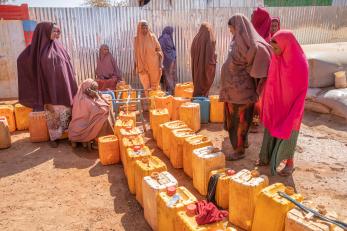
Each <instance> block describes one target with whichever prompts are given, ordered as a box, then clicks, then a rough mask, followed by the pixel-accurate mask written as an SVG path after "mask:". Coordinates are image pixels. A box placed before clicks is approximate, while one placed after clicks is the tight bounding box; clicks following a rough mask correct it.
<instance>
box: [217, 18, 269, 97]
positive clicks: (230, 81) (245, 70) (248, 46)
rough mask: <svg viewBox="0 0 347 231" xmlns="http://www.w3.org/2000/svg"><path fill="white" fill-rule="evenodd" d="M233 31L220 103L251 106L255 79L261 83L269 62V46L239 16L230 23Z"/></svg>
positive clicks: (222, 75) (223, 75)
mask: <svg viewBox="0 0 347 231" xmlns="http://www.w3.org/2000/svg"><path fill="white" fill-rule="evenodd" d="M228 25H229V26H232V27H233V28H234V29H235V31H234V34H233V39H232V41H231V44H230V52H229V54H228V58H227V60H226V61H225V63H224V64H223V66H222V72H221V91H220V100H221V101H223V102H230V103H235V104H247V103H254V102H255V101H256V100H257V98H258V94H257V92H256V88H257V85H256V81H255V80H256V79H264V78H266V77H267V72H268V68H269V64H270V60H271V49H270V45H269V44H268V43H267V42H266V41H265V40H264V39H263V38H262V37H261V36H260V35H259V34H258V33H257V32H256V30H255V29H254V27H253V25H252V23H251V22H250V21H249V20H248V19H247V17H246V16H244V15H242V14H236V15H234V16H232V17H231V18H230V19H229V22H228Z"/></svg>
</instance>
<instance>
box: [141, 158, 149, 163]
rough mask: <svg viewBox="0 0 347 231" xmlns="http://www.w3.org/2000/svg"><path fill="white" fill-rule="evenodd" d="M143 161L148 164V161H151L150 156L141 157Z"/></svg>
mask: <svg viewBox="0 0 347 231" xmlns="http://www.w3.org/2000/svg"><path fill="white" fill-rule="evenodd" d="M141 161H142V163H144V164H148V163H149V158H148V157H143V158H142V159H141Z"/></svg>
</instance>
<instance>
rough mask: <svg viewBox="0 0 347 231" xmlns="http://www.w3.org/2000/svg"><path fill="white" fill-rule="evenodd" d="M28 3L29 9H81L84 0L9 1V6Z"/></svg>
mask: <svg viewBox="0 0 347 231" xmlns="http://www.w3.org/2000/svg"><path fill="white" fill-rule="evenodd" d="M23 3H28V4H29V7H30V6H31V7H81V6H84V5H83V3H84V0H9V1H8V4H12V5H20V4H23Z"/></svg>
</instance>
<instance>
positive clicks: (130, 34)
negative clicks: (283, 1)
mask: <svg viewBox="0 0 347 231" xmlns="http://www.w3.org/2000/svg"><path fill="white" fill-rule="evenodd" d="M182 1H184V0H182ZM222 1H224V0H220V2H222ZM269 11H270V13H271V15H273V16H280V17H281V21H282V25H281V27H282V28H286V29H291V30H293V31H294V33H295V35H296V36H297V38H298V40H299V41H300V42H301V43H302V44H311V43H327V42H340V41H347V7H332V6H329V7H288V8H285V7H274V8H269ZM235 13H243V14H245V15H246V16H248V17H249V16H250V15H251V13H252V8H250V7H248V8H235V7H233V8H231V7H229V8H225V7H224V8H222V7H211V8H204V9H193V10H192V9H190V10H187V9H182V8H181V9H174V10H173V9H170V10H151V9H144V8H142V9H141V8H139V7H119V8H31V9H30V14H31V18H32V19H36V20H37V21H38V22H40V21H55V22H57V23H58V24H59V25H61V29H62V38H61V40H62V42H63V43H64V45H65V47H66V48H67V50H68V51H69V53H70V54H71V57H72V60H73V64H74V67H75V70H76V73H77V76H78V80H79V82H80V81H82V80H83V79H86V78H91V77H94V70H95V65H96V58H97V55H98V48H99V47H100V45H101V44H103V43H106V44H108V45H109V46H110V49H111V52H112V53H113V54H114V56H115V57H116V59H117V62H118V65H119V66H120V68H121V70H122V71H123V73H124V76H125V78H126V80H127V81H129V82H131V83H132V84H133V85H134V86H136V85H137V86H138V78H136V77H135V76H134V75H133V74H132V70H133V66H134V61H133V38H134V36H135V33H136V24H137V22H138V21H139V20H140V19H146V20H148V22H149V24H150V26H151V28H152V30H153V32H154V33H155V34H156V35H158V36H159V35H160V33H161V30H162V29H163V28H164V26H166V25H171V26H173V27H174V28H175V33H174V40H175V43H176V47H177V54H178V57H177V64H178V77H179V81H188V80H190V79H191V72H190V53H189V51H190V44H191V42H192V40H193V38H194V36H195V34H196V33H197V31H198V29H199V25H200V24H201V23H202V22H204V21H208V22H210V23H211V24H212V25H213V28H214V30H215V33H216V38H217V54H218V65H217V74H216V80H215V84H217V83H218V82H219V77H220V68H221V65H222V64H223V62H224V60H225V57H226V55H227V50H228V45H229V41H230V39H231V35H230V32H229V30H228V28H227V20H228V19H229V18H230V17H231V16H232V15H233V14H235Z"/></svg>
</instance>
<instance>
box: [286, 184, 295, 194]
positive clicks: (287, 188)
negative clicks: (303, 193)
mask: <svg viewBox="0 0 347 231" xmlns="http://www.w3.org/2000/svg"><path fill="white" fill-rule="evenodd" d="M284 192H285V193H286V194H288V195H289V196H291V195H293V194H294V193H295V191H294V188H293V187H290V186H287V187H286V188H285V189H284Z"/></svg>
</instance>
